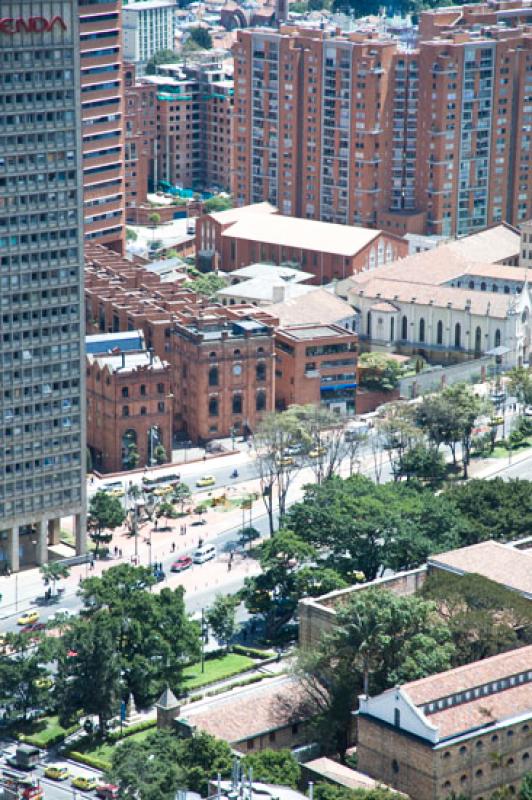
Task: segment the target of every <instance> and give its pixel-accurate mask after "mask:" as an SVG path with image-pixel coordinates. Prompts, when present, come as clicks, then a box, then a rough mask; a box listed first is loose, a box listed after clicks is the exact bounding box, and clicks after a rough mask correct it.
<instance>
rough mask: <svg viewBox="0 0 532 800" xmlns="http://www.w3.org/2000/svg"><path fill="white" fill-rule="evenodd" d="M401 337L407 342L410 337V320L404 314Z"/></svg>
mask: <svg viewBox="0 0 532 800" xmlns="http://www.w3.org/2000/svg"><path fill="white" fill-rule="evenodd" d="M401 339H402V340H403V342H406V340H407V339H408V320H407V318H406V316H403V319H402V320H401Z"/></svg>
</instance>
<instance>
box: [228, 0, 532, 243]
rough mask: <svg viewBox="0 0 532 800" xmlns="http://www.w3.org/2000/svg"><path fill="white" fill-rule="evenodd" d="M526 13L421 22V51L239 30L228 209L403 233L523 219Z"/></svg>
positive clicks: (290, 31) (353, 39) (383, 34)
mask: <svg viewBox="0 0 532 800" xmlns="http://www.w3.org/2000/svg"><path fill="white" fill-rule="evenodd" d="M531 13H532V12H531V9H530V6H529V5H526V3H525V2H524V1H523V0H508V2H492V3H490V4H489V5H481V4H477V5H470V6H457V7H453V8H445V9H435V10H434V11H426V12H423V13H422V14H421V18H420V24H419V31H418V36H417V43H416V41H415V40H414V43H412V41H411V39H410V40H408V42H407V41H404V40H403V39H402V38H401V36H400V35H399V34H397V35H396V34H395V33H394V32H391V31H390V32H388V31H386V30H383V28H382V26H380V27H379V28H376V27H375V28H372V27H371V26H370V25H369V24H368V23H364V25H365V27H364V28H362V26H361V27H360V29H359V30H355V31H354V32H352V33H342V32H341V31H340V30H338V29H336V28H333V27H326V28H324V29H322V28H316V27H311V26H310V25H308V24H307V25H306V26H303V25H300V26H295V25H285V26H282V27H281V29H280V30H279V31H272V30H267V29H256V30H240V31H238V39H237V42H236V44H235V46H234V50H233V52H234V58H235V137H234V149H233V164H234V172H233V182H232V191H233V194H234V196H235V198H236V200H237V202H238V204H239V205H246V204H249V203H256V202H262V201H264V200H269V201H270V202H271V203H274V204H275V205H277V206H278V207H279V209H280V212H281V213H282V214H291V215H295V216H301V217H308V218H311V219H321V220H325V221H328V222H338V223H345V224H357V225H369V226H373V227H379V228H383V229H385V230H388V231H391V232H393V233H397V234H400V235H401V234H404V233H427V234H432V235H440V236H464V235H468V234H470V233H474V232H475V231H477V230H480V229H482V228H484V227H486V226H489V225H493V224H496V223H498V222H501V221H506V222H510V223H512V224H514V225H517V224H519V223H521V222H522V221H524V220H525V219H527V218H529V217H530V216H531V215H532V177H531V169H530V162H529V158H530V155H529V154H530V148H531V145H532V33H531V29H530V15H531ZM527 20H528V22H527ZM414 45H415V46H414Z"/></svg>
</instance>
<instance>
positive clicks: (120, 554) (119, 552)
mask: <svg viewBox="0 0 532 800" xmlns="http://www.w3.org/2000/svg"><path fill="white" fill-rule="evenodd" d="M118 555H119V556H120V558H122V548H120V549H119V551H118Z"/></svg>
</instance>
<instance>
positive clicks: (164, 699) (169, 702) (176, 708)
mask: <svg viewBox="0 0 532 800" xmlns="http://www.w3.org/2000/svg"><path fill="white" fill-rule="evenodd" d="M155 708H156V709H157V728H158V729H160V730H161V729H166V730H168V729H171V728H173V726H174V720H175V719H177V718H178V717H179V712H180V711H181V706H180V705H179V701H178V699H177V697H176V696H175V694H174V693H173V691H172V690H171V689H170V687H169V686H167V687H166V689H165V690H164V692H163V693H162V695H161V696H160V697H159V699H158V701H157V702H156V704H155Z"/></svg>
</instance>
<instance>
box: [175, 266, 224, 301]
mask: <svg viewBox="0 0 532 800" xmlns="http://www.w3.org/2000/svg"><path fill="white" fill-rule="evenodd" d="M184 285H185V287H187V288H189V289H192V290H193V291H194V292H197V294H201V295H204V296H205V297H207V298H208V299H209V300H212V299H214V298H215V297H216V292H217V291H218V290H219V289H223V288H224V287H225V286H227V281H226V280H225V278H222V276H221V275H218V274H217V273H216V272H207V273H206V274H205V275H200V276H199V277H198V278H194V280H192V281H186V282H185V284H184Z"/></svg>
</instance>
